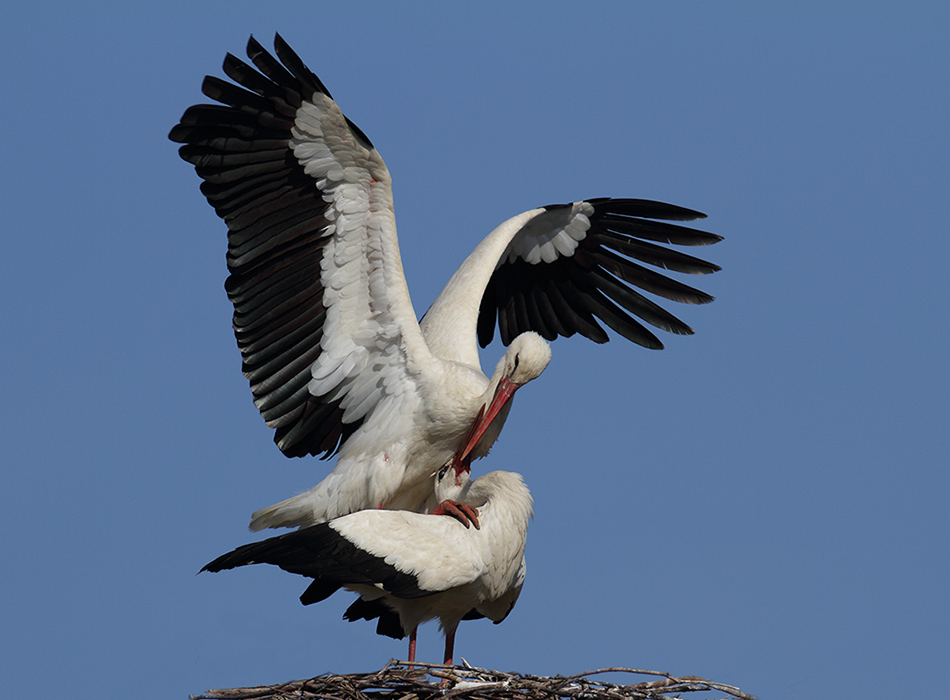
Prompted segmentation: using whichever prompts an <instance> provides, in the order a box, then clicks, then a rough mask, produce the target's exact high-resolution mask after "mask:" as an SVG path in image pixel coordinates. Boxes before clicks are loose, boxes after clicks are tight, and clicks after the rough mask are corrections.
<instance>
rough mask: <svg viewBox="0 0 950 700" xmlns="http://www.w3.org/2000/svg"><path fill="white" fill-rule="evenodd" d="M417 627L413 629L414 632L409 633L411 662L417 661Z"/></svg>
mask: <svg viewBox="0 0 950 700" xmlns="http://www.w3.org/2000/svg"><path fill="white" fill-rule="evenodd" d="M417 629H418V628H417V627H413V628H412V632H410V633H409V661H415V660H416V630H417Z"/></svg>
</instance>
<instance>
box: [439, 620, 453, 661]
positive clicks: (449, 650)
mask: <svg viewBox="0 0 950 700" xmlns="http://www.w3.org/2000/svg"><path fill="white" fill-rule="evenodd" d="M454 654H455V629H451V630H446V631H445V660H444V661H443V662H442V663H444V664H445V665H446V666H451V665H452V656H453V655H454Z"/></svg>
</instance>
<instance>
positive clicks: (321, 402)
mask: <svg viewBox="0 0 950 700" xmlns="http://www.w3.org/2000/svg"><path fill="white" fill-rule="evenodd" d="M275 47H276V55H277V58H278V59H279V60H277V59H275V58H274V57H273V56H271V54H269V53H268V52H267V51H266V50H265V49H264V48H263V47H262V46H261V45H260V44H259V43H258V42H257V41H255V40H254V39H253V37H252V38H251V39H250V41H249V43H248V46H247V53H248V56H249V57H250V59H251V61H252V62H253V64H254V65H255V66H256V68H257V70H255V69H254V68H252V67H250V66H249V65H248V64H246V63H244V62H242V61H241V60H239V59H238V58H235V57H234V56H232V55H230V54H228V55H227V57H226V59H225V61H224V72H225V73H226V74H227V75H228V76H229V77H230V78H231V79H233V80H234V81H235V82H236V83H237V85H235V84H233V83H230V82H227V81H225V80H222V79H219V78H216V77H213V76H208V77H206V78H205V80H204V83H203V85H202V91H203V92H204V94H205V95H207V96H208V97H210V98H212V99H213V100H215V101H217V102H219V103H221V104H218V105H195V106H193V107H191V108H189V109H188V110H187V111H186V112H185V113H184V115H183V116H182V118H181V122H180V123H179V124H178V125H177V126H175V127H174V128H173V129H172V131H171V133H170V134H169V138H171V139H172V140H173V141H175V142H178V143H182V144H184V145H183V146H181V148H180V154H181V156H182V158H184V159H185V160H186V161H188V162H189V163H192V164H194V166H195V169H196V171H197V173H198V175H199V176H200V177H201V178H202V179H203V180H204V182H203V183H202V185H201V191H202V192H203V193H204V195H205V196H206V197H207V199H208V201H209V203H210V204H211V205H212V206H213V207H214V209H215V211H216V212H217V213H218V215H219V216H220V217H221V218H223V219H224V220H225V222H226V223H227V226H228V256H227V262H228V269H229V271H230V273H231V274H230V276H229V277H228V279H227V282H226V284H225V288H226V290H227V292H228V296H229V297H230V299H231V301H232V302H233V303H234V331H235V334H236V336H237V341H238V346H239V347H240V350H241V353H242V357H243V370H244V375H245V376H246V377H247V378H248V380H249V381H250V384H251V390H252V393H253V397H254V402H255V404H256V406H257V408H258V409H259V410H260V412H261V414H262V416H263V417H264V420H265V422H266V424H267V425H268V426H270V427H271V428H274V429H275V430H276V436H275V441H276V443H277V445H278V447H279V448H280V449H281V451H282V452H283V453H284V454H285V455H287V456H292V457H300V456H303V455H307V454H310V455H316V456H321V457H323V458H328V457H330V456H332V455H333V454H335V453H337V452H338V453H339V457H338V461H337V464H336V466H335V468H334V469H333V471H332V472H331V473H330V474H329V475H328V476H327V477H326V478H325V479H324V480H323V481H322V482H320V483H319V484H318V485H317V486H315V487H314V488H313V489H311V490H310V491H308V492H306V493H303V494H300V495H298V496H295V497H293V498H290V499H288V500H286V501H283V502H281V503H278V504H276V505H273V506H270V507H268V508H264V509H262V510H260V511H258V512H256V513H255V514H254V515H253V516H252V521H251V529H252V530H259V529H262V528H265V527H296V526H300V525H305V524H312V523H317V522H322V521H325V520H329V519H332V518H335V517H338V516H340V515H344V514H346V513H350V512H353V511H356V510H361V509H364V508H387V509H389V508H392V509H408V510H413V511H424V510H431V509H432V507H433V506H434V505H435V504H434V496H433V493H432V480H431V476H432V475H433V474H435V473H436V472H437V471H438V470H439V469H440V468H441V467H442V465H443V464H445V463H446V462H447V461H449V460H450V459H454V465H455V468H456V470H457V472H461V471H462V470H465V469H467V468H468V465H469V463H470V461H471V460H472V459H474V458H478V457H482V456H484V455H485V454H487V452H488V450H489V448H490V447H491V446H492V443H493V442H494V441H495V439H496V438H497V437H498V434H499V432H500V431H501V428H502V426H503V424H504V421H505V418H506V416H507V413H508V410H509V408H510V399H511V396H512V395H513V394H514V392H515V390H516V389H517V388H518V387H519V386H521V385H523V384H525V383H526V382H529V381H531V380H532V379H534V378H535V377H537V376H538V375H539V374H540V373H541V372H542V371H543V370H544V368H545V366H546V365H547V363H548V361H549V359H550V349H549V347H548V345H547V343H546V342H545V340H553V339H555V338H557V337H558V336H571V335H574V334H575V333H580V334H582V335H584V336H586V337H588V338H590V339H591V340H593V341H595V342H598V343H604V342H607V340H608V337H607V333H606V332H605V331H604V329H603V328H602V327H601V326H600V325H599V323H598V321H597V319H600V320H601V321H603V322H604V323H606V324H607V326H609V327H610V328H612V329H613V330H614V331H615V332H617V333H619V334H620V335H622V336H624V337H625V338H627V339H629V340H631V341H633V342H635V343H637V344H639V345H643V346H645V347H648V348H661V347H663V346H662V343H660V341H659V340H658V339H657V338H656V336H654V335H653V333H651V332H650V331H648V330H647V329H646V328H645V327H644V326H642V325H641V324H640V323H639V322H638V321H637V320H635V319H634V318H633V316H637V317H639V318H640V319H642V320H644V321H646V322H647V323H649V324H651V325H653V326H655V327H658V328H661V329H663V330H666V331H669V332H672V333H678V334H691V333H692V332H693V331H692V329H690V328H689V326H687V325H686V324H684V323H683V322H682V321H680V320H679V319H677V318H676V317H674V316H673V315H672V314H670V313H669V312H667V311H666V310H664V309H663V308H661V307H660V306H659V305H658V304H656V303H655V302H653V301H651V300H650V299H648V298H647V297H645V296H643V295H642V294H640V293H639V292H637V291H635V290H634V289H633V287H639V288H640V289H642V290H645V291H647V292H650V293H653V294H656V295H658V296H660V297H664V298H666V299H670V300H674V301H678V302H686V303H694V304H703V303H707V302H709V301H711V300H712V297H711V296H709V295H708V294H705V293H704V292H701V291H699V290H697V289H693V288H692V287H689V286H687V285H685V284H683V283H681V282H678V281H674V280H672V279H670V278H668V277H666V276H664V275H662V274H659V273H658V272H656V271H654V270H651V269H649V268H647V267H644V266H643V265H641V264H639V263H646V264H649V265H653V266H655V267H658V268H661V269H664V270H673V271H676V272H683V273H691V274H705V273H710V272H714V271H716V270H718V269H719V267H718V266H716V265H713V264H711V263H708V262H705V261H703V260H700V259H698V258H695V257H692V256H689V255H686V254H684V253H682V252H679V251H676V250H671V249H669V248H666V247H664V246H662V245H658V243H668V244H677V245H687V246H697V245H708V244H711V243H715V242H717V241H719V240H721V237H720V236H717V235H715V234H711V233H707V232H703V231H698V230H694V229H690V228H686V227H684V226H681V225H676V224H670V223H664V222H661V221H657V219H666V220H674V221H686V220H693V219H699V218H703V217H704V215H703V214H701V213H699V212H695V211H691V210H689V209H684V208H681V207H677V206H674V205H670V204H663V203H660V202H652V201H647V200H636V199H608V198H601V199H590V200H586V201H579V202H574V203H573V204H561V205H554V206H546V207H541V208H538V209H532V210H531V211H527V212H524V213H523V214H519V215H517V216H515V217H513V218H511V219H509V220H508V221H505V222H504V223H503V224H501V225H500V226H499V227H498V228H496V229H495V230H494V231H493V232H492V233H490V234H489V235H488V237H487V238H485V240H483V241H482V243H481V244H480V245H479V246H478V247H477V248H476V249H475V250H474V252H472V254H471V255H469V257H468V258H467V259H466V260H465V261H464V262H463V263H462V266H461V267H460V268H459V269H458V270H457V271H456V272H455V274H454V275H453V276H452V278H451V279H450V280H449V282H448V284H447V285H446V287H445V289H444V290H443V291H442V293H441V294H440V295H439V297H438V298H437V299H436V300H435V303H433V304H432V306H431V307H430V308H429V310H428V311H427V312H426V314H425V317H424V318H423V319H422V321H421V322H417V321H416V314H415V312H414V311H413V307H412V303H411V301H410V299H409V290H408V287H407V285H406V280H405V277H404V275H403V269H402V263H401V261H400V257H399V247H398V244H397V240H396V223H395V218H394V215H393V202H392V189H391V183H390V176H389V171H388V170H387V169H386V165H385V164H384V163H383V160H382V158H381V157H380V155H379V153H377V151H376V149H375V148H374V147H373V145H372V144H371V143H370V141H369V139H368V138H367V137H366V136H365V135H364V134H363V132H362V131H360V130H359V128H357V127H356V125H354V124H353V123H352V122H351V121H350V120H349V119H347V118H346V117H345V116H344V115H343V113H342V112H341V111H340V109H339V107H337V105H336V103H335V102H334V101H333V100H332V99H331V97H330V93H329V92H328V91H327V89H326V87H324V85H323V83H321V82H320V80H319V78H317V77H316V76H315V75H314V74H313V73H311V72H310V70H309V69H308V68H307V67H306V66H305V65H304V64H303V62H302V61H301V60H300V58H299V57H298V56H297V55H296V54H295V53H294V52H293V50H292V49H291V48H290V47H289V46H288V45H287V44H286V43H285V42H284V41H283V40H282V39H281V38H280V36H279V35H278V36H277V37H276V38H275ZM637 261H639V262H637ZM631 314H632V315H631ZM496 322H497V324H498V329H499V332H500V335H501V340H502V342H503V343H504V344H505V345H508V349H507V351H506V352H505V354H504V356H503V357H502V358H501V361H500V362H499V363H498V365H497V367H496V368H495V371H494V374H493V375H492V376H491V378H488V377H486V376H485V375H484V374H483V373H482V371H481V368H480V364H479V356H478V345H479V343H480V344H481V345H482V346H483V347H484V346H486V345H488V343H490V342H491V340H492V337H493V335H494V332H495V324H496Z"/></svg>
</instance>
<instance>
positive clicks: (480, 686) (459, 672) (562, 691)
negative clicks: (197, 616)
mask: <svg viewBox="0 0 950 700" xmlns="http://www.w3.org/2000/svg"><path fill="white" fill-rule="evenodd" d="M602 673H627V674H632V675H634V676H647V677H649V680H641V681H639V682H633V683H631V684H630V685H622V684H617V683H605V682H601V681H595V680H591V679H590V678H589V677H590V676H595V675H598V674H602ZM631 680H636V679H631ZM697 692H698V693H703V695H702V696H701V697H703V698H707V697H710V694H714V695H715V696H716V697H721V698H739V699H740V700H755V697H754V696H752V695H749V694H747V693H743V692H742V691H740V690H739V689H738V688H735V687H733V686H731V685H726V684H724V683H715V682H713V681H708V680H705V679H704V678H697V677H695V676H684V677H680V678H677V677H675V676H671V675H670V674H668V673H659V672H657V671H644V670H641V669H634V668H600V669H597V670H595V671H585V672H584V673H578V674H576V675H573V676H532V675H528V674H520V673H502V672H501V671H489V670H486V669H483V668H475V667H473V666H469V665H468V664H465V665H463V666H443V665H440V664H427V663H409V662H405V661H395V660H390V662H389V663H388V664H386V665H385V666H384V667H383V668H381V669H380V670H379V671H376V672H375V673H353V674H346V675H333V674H329V673H327V674H323V675H321V676H317V677H316V678H310V679H308V680H302V681H290V682H289V683H278V684H277V685H271V686H258V687H256V688H232V689H230V690H209V691H208V692H206V693H204V694H202V695H192V696H191V697H192V700H251V699H252V698H253V699H254V700H291V699H293V700H324V699H328V698H333V699H334V700H436V699H442V698H459V699H460V700H468V699H471V700H548V699H549V698H576V699H577V700H670V699H671V698H674V697H681V694H682V693H697ZM720 694H722V695H720Z"/></svg>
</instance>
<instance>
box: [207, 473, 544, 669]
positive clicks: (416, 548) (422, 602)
mask: <svg viewBox="0 0 950 700" xmlns="http://www.w3.org/2000/svg"><path fill="white" fill-rule="evenodd" d="M435 490H436V491H437V492H438V493H440V495H442V496H444V497H446V498H451V499H452V500H458V501H460V502H462V503H465V504H467V505H469V506H471V507H474V508H477V509H478V511H479V520H480V524H481V527H480V529H476V528H466V526H465V525H463V524H462V523H460V522H459V521H457V520H455V519H453V518H447V517H442V516H438V515H423V514H420V513H411V512H408V511H393V510H363V511H359V512H356V513H351V514H349V515H344V516H341V517H339V518H336V519H334V520H330V521H328V522H325V523H321V524H317V525H312V526H309V527H305V528H302V529H300V530H297V531H295V532H291V533H287V534H285V535H280V536H278V537H272V538H270V539H268V540H264V541H262V542H256V543H253V544H248V545H244V546H243V547H239V548H238V549H236V550H234V551H232V552H229V553H228V554H225V555H223V556H221V557H218V558H217V559H215V560H214V561H213V562H211V563H210V564H208V565H207V566H205V567H204V568H203V569H202V571H221V570H223V569H231V568H234V567H236V566H244V565H247V564H258V563H266V564H274V565H277V566H279V567H280V568H282V569H284V570H285V571H290V572H292V573H296V574H301V575H304V576H308V577H310V578H313V579H314V581H313V583H312V584H311V585H310V587H308V588H307V590H306V591H305V592H304V594H303V595H302V596H301V601H302V602H303V603H304V604H310V603H315V602H319V601H321V600H324V599H325V598H327V597H328V596H329V595H331V594H332V593H333V592H335V591H336V590H337V589H338V588H340V587H344V588H346V589H347V590H350V591H353V592H355V593H358V594H359V595H360V598H359V600H357V601H356V602H355V603H354V604H353V605H352V606H350V608H349V609H348V610H347V613H346V615H345V617H346V618H347V619H350V620H357V619H377V618H378V619H379V624H378V627H377V631H378V632H379V633H380V634H386V635H389V636H393V637H396V638H400V639H401V638H402V637H404V636H406V635H408V636H409V639H410V647H409V659H410V660H414V657H415V639H416V628H417V627H418V626H419V625H420V624H422V623H423V622H426V621H428V620H432V619H438V620H439V622H440V626H441V628H442V631H443V632H444V634H445V640H446V647H445V655H444V661H445V663H447V664H450V663H452V656H453V648H454V639H455V631H456V629H457V627H458V624H459V622H460V621H461V620H463V619H473V618H477V617H487V618H489V619H491V620H493V621H494V622H496V623H498V622H501V621H502V620H504V619H505V618H506V617H507V616H508V613H509V612H510V611H511V609H512V607H514V604H515V602H516V601H517V599H518V595H519V594H520V592H521V587H522V584H523V583H524V577H525V561H524V550H525V539H526V536H527V530H528V521H529V519H530V518H531V515H532V499H531V494H530V493H529V491H528V489H527V487H526V486H525V485H524V482H523V481H522V478H521V476H520V475H519V474H513V473H511V472H503V471H494V472H490V473H488V474H485V475H484V476H482V477H480V478H479V479H476V480H475V481H472V482H469V481H467V478H466V477H463V478H462V483H461V484H459V482H458V481H457V480H456V478H455V474H454V471H453V470H451V469H450V468H449V467H448V466H447V467H446V468H444V469H442V470H440V473H439V474H438V476H437V483H436V488H435Z"/></svg>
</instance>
